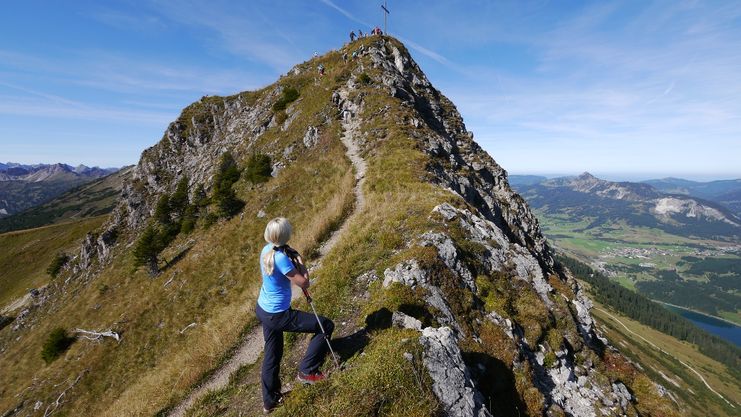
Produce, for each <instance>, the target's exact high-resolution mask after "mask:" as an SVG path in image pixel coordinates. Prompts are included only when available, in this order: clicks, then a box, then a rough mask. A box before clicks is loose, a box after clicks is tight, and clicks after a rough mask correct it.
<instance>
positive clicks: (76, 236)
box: [0, 216, 107, 307]
mask: <svg viewBox="0 0 741 417" xmlns="http://www.w3.org/2000/svg"><path fill="white" fill-rule="evenodd" d="M106 217H107V216H98V217H92V218H88V219H83V220H77V221H71V222H67V223H62V224H57V225H54V226H45V227H39V228H36V229H29V230H21V231H18V232H8V233H3V234H0V248H2V250H0V307H2V306H5V305H7V304H8V303H10V302H12V301H13V300H15V299H17V298H19V297H21V296H23V295H24V294H26V293H27V292H28V289H29V288H38V287H41V286H43V285H46V283H47V282H49V280H50V277H49V275H48V274H47V273H46V268H47V267H48V266H49V264H50V263H51V261H52V259H53V258H54V256H55V255H56V253H57V252H59V251H68V252H69V253H72V252H74V251H75V250H77V249H78V248H79V245H80V241H81V240H82V238H83V237H85V234H86V233H87V232H89V231H91V230H94V229H95V228H97V227H98V226H100V225H101V224H102V223H103V222H104V221H105V219H106Z"/></svg>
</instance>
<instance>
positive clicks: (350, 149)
mask: <svg viewBox="0 0 741 417" xmlns="http://www.w3.org/2000/svg"><path fill="white" fill-rule="evenodd" d="M339 94H340V97H341V98H342V101H341V103H342V107H341V110H342V111H343V113H342V137H341V138H340V139H341V141H342V143H343V144H344V145H345V148H346V151H345V154H346V155H347V157H348V158H349V159H350V162H351V163H352V166H353V168H354V170H355V180H356V182H355V188H354V190H353V192H354V194H355V206H354V207H353V211H352V213H350V215H349V216H348V217H347V218H346V219H345V220H344V221H343V223H342V225H341V226H340V227H339V228H338V229H337V230H335V231H334V232H333V233H332V235H331V236H330V237H329V238H328V239H327V240H326V241H325V242H324V243H323V244H322V245H321V246H320V247H319V257H318V258H317V260H316V261H315V262H313V264H312V266H311V268H310V269H309V270H310V271H313V270H315V269H317V268H318V267H319V266H320V265H321V261H322V259H323V258H324V256H325V255H326V254H327V253H329V252H330V251H331V250H332V248H333V247H334V246H335V245H336V244H337V242H338V241H339V239H340V237H341V236H342V235H343V234H344V233H345V231H346V230H347V229H348V228H349V227H350V224H351V223H352V220H353V219H354V218H355V217H356V216H357V215H358V213H360V212H361V211H362V209H363V208H364V207H365V196H364V195H363V184H364V183H365V172H366V169H367V164H366V162H365V160H364V159H363V157H362V156H361V155H360V147H359V146H358V144H357V142H356V141H355V140H354V137H355V135H356V133H357V130H358V128H359V127H360V121H359V120H358V119H357V118H356V117H355V115H356V114H357V111H358V110H359V108H358V106H357V105H356V104H355V103H352V102H351V101H350V100H347V96H348V92H347V90H346V89H342V90H340V92H339ZM291 289H292V294H291V299H292V300H295V299H296V298H298V297H300V296H301V295H302V292H301V290H300V289H298V288H297V287H296V286H291ZM264 343H265V341H264V340H263V336H262V326H259V325H258V326H256V327H255V328H254V329H253V330H252V331H251V332H250V333H249V334H248V335H247V336H245V338H244V340H243V341H242V343H241V344H240V345H239V347H238V348H237V349H236V350H235V352H234V355H233V356H232V357H230V358H229V359H228V360H227V361H226V362H225V363H224V364H223V365H222V366H221V367H219V368H218V369H216V371H215V372H214V373H213V375H212V376H211V377H210V378H208V380H207V381H205V382H204V383H202V384H201V385H199V386H198V387H196V388H195V389H194V390H193V391H191V393H190V394H188V396H187V397H186V398H185V399H184V400H183V401H181V402H180V403H179V404H177V405H176V406H175V407H174V408H173V409H172V411H170V413H169V414H168V416H169V417H184V416H185V414H186V413H187V411H188V410H189V409H190V408H191V407H192V406H193V405H194V404H195V403H196V402H197V401H198V400H199V399H200V398H202V397H203V396H204V395H206V394H208V393H209V392H210V391H217V390H220V389H222V388H224V387H226V386H227V384H229V378H230V377H231V375H232V374H234V373H235V372H236V371H237V370H239V368H241V367H242V366H245V365H251V364H253V363H255V362H256V361H257V359H258V358H259V357H260V354H261V353H262V350H263V347H264V346H263V345H264Z"/></svg>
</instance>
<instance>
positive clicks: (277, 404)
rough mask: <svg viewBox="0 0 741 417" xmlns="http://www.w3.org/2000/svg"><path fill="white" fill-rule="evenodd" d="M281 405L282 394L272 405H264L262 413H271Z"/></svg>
mask: <svg viewBox="0 0 741 417" xmlns="http://www.w3.org/2000/svg"><path fill="white" fill-rule="evenodd" d="M281 405H283V395H281V396H280V397H278V402H276V403H275V404H273V406H272V407H267V406H263V407H262V413H263V414H270V413H272V412H273V411H275V409H276V408H278V407H280V406H281Z"/></svg>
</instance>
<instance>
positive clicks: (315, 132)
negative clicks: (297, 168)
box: [304, 126, 319, 148]
mask: <svg viewBox="0 0 741 417" xmlns="http://www.w3.org/2000/svg"><path fill="white" fill-rule="evenodd" d="M318 141H319V129H317V128H315V127H314V126H309V128H308V129H307V130H306V134H305V135H304V146H306V147H307V148H311V147H313V146H314V145H316V143H317V142H318Z"/></svg>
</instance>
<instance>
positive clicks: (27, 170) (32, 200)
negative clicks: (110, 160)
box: [0, 162, 118, 218]
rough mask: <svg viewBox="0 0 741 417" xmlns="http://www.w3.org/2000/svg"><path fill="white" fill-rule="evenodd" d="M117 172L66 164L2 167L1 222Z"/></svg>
mask: <svg viewBox="0 0 741 417" xmlns="http://www.w3.org/2000/svg"><path fill="white" fill-rule="evenodd" d="M116 171H118V168H99V167H92V168H91V167H88V166H85V165H78V166H76V167H73V166H70V165H67V164H35V165H24V164H18V163H14V162H7V163H0V218H2V217H6V216H10V215H12V214H15V213H18V212H21V211H23V210H26V209H28V208H31V207H34V206H37V205H39V204H43V203H45V202H47V201H49V200H51V199H53V198H54V197H57V196H59V195H60V194H62V193H64V192H66V191H68V190H70V189H72V188H74V187H77V186H79V185H82V184H85V183H87V182H90V181H93V180H95V179H98V178H101V177H104V176H106V175H109V174H111V173H113V172H116Z"/></svg>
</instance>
